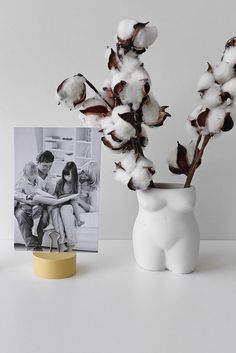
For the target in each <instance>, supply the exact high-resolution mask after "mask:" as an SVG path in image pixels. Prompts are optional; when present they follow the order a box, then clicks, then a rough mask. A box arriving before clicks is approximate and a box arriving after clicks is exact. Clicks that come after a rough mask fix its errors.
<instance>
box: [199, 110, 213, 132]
mask: <svg viewBox="0 0 236 353" xmlns="http://www.w3.org/2000/svg"><path fill="white" fill-rule="evenodd" d="M209 112H210V109H208V108H206V110H204V111H203V112H202V113H200V114H199V115H198V117H197V124H198V125H199V126H201V127H205V126H206V121H207V117H208V115H209Z"/></svg>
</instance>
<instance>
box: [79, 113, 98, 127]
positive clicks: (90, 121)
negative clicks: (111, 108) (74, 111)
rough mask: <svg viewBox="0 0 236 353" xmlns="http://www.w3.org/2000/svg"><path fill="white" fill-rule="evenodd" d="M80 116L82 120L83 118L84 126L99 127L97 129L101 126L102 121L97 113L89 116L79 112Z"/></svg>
mask: <svg viewBox="0 0 236 353" xmlns="http://www.w3.org/2000/svg"><path fill="white" fill-rule="evenodd" d="M78 117H79V119H80V120H82V122H83V126H84V127H90V128H97V129H100V128H101V125H100V121H99V120H98V119H97V116H95V115H90V116H89V117H87V116H86V115H84V114H82V113H80V112H79V114H78Z"/></svg>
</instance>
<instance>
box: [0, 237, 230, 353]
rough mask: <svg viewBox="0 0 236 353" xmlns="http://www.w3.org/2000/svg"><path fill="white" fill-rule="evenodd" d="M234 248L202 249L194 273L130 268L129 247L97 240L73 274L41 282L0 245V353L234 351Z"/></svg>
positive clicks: (21, 257)
mask: <svg viewBox="0 0 236 353" xmlns="http://www.w3.org/2000/svg"><path fill="white" fill-rule="evenodd" d="M235 254H236V241H202V242H201V248H200V258H199V264H198V267H197V270H196V272H194V273H192V274H188V275H177V274H174V273H172V272H168V271H163V272H151V271H145V270H143V269H141V268H140V267H138V266H137V265H136V263H135V261H134V259H133V251H132V243H131V241H129V240H126V241H110V240H104V241H100V243H99V253H98V254H90V253H81V254H78V256H77V264H78V273H77V275H76V276H75V277H72V278H69V279H65V280H43V279H40V278H37V277H34V276H33V275H32V272H31V254H30V253H26V252H17V253H15V252H14V250H13V249H12V242H10V241H9V240H1V241H0V280H1V282H0V283H1V284H0V285H1V301H0V306H1V307H0V336H1V343H0V347H1V349H0V350H1V352H4V353H32V352H34V353H42V352H43V353H65V352H66V353H72V352H80V353H111V352H112V353H121V352H124V353H157V352H158V353H173V352H176V353H211V352H214V353H222V352H227V353H228V352H234V351H235V326H236V305H235V294H236V279H235V278H236V256H235Z"/></svg>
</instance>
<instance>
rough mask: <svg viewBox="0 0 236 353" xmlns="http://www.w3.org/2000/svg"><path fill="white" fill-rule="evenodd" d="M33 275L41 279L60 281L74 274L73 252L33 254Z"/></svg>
mask: <svg viewBox="0 0 236 353" xmlns="http://www.w3.org/2000/svg"><path fill="white" fill-rule="evenodd" d="M32 264H33V273H34V274H35V275H37V276H39V277H42V278H48V279H60V278H67V277H71V276H73V275H74V274H75V273H76V253H75V252H61V253H60V252H40V251H37V252H36V251H35V252H33V257H32Z"/></svg>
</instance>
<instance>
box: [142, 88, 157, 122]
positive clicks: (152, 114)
mask: <svg viewBox="0 0 236 353" xmlns="http://www.w3.org/2000/svg"><path fill="white" fill-rule="evenodd" d="M142 112H143V117H142V119H143V122H144V123H145V124H146V125H149V126H152V125H155V124H156V123H157V122H158V118H159V113H160V105H159V103H158V102H157V100H156V99H155V97H154V95H153V94H152V93H150V94H149V97H148V99H147V100H146V101H145V102H144V104H143V106H142Z"/></svg>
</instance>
